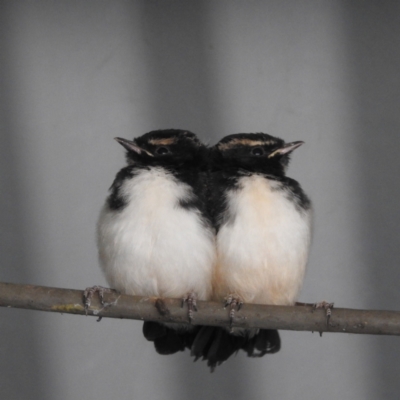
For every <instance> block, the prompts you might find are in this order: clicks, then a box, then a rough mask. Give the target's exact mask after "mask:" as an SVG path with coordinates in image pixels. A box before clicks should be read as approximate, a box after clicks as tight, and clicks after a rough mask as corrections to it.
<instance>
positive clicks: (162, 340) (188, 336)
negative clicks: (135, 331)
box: [143, 321, 198, 355]
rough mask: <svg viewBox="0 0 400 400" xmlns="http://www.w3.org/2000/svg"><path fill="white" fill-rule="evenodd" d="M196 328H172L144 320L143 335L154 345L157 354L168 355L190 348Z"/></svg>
mask: <svg viewBox="0 0 400 400" xmlns="http://www.w3.org/2000/svg"><path fill="white" fill-rule="evenodd" d="M197 331H198V328H196V327H193V328H191V329H189V330H188V329H179V328H177V329H174V328H170V327H167V326H165V325H163V324H160V323H158V322H152V321H145V322H144V323H143V335H144V337H145V338H146V339H147V340H149V341H150V342H153V343H154V347H155V349H156V351H157V353H158V354H163V355H168V354H174V353H177V352H178V351H184V350H185V349H186V348H188V349H190V348H191V347H192V343H193V341H194V339H195V336H196V333H197Z"/></svg>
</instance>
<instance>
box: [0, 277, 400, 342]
mask: <svg viewBox="0 0 400 400" xmlns="http://www.w3.org/2000/svg"><path fill="white" fill-rule="evenodd" d="M82 299H83V291H82V290H72V289H59V288H51V287H44V286H33V285H18V284H13V283H0V306H1V307H14V308H25V309H31V310H40V311H51V312H59V313H68V314H80V315H85V309H84V306H83V300H82ZM104 300H105V302H106V304H107V305H106V306H102V305H101V304H100V301H99V299H98V296H97V295H95V296H94V297H93V300H92V304H91V306H90V308H89V310H88V315H92V316H97V317H104V318H126V319H138V320H149V321H159V322H178V323H189V320H188V316H187V309H186V307H184V308H182V307H181V300H180V299H163V300H162V302H161V304H160V301H158V307H155V303H156V301H157V298H155V297H140V296H126V295H121V294H118V293H106V294H105V295H104ZM197 308H198V311H197V312H196V313H195V314H194V319H193V324H194V325H214V326H229V312H228V310H226V309H224V307H223V305H222V304H220V303H215V302H205V301H198V303H197ZM234 326H236V327H241V328H264V329H283V330H295V331H316V332H346V333H364V334H372V335H400V312H399V311H381V310H352V309H345V308H335V309H333V311H332V316H331V318H330V321H329V326H328V325H327V324H326V316H325V311H324V310H315V311H314V310H313V308H312V307H310V306H264V305H258V304H245V305H244V307H243V308H242V309H241V310H240V311H238V312H236V314H235V318H234Z"/></svg>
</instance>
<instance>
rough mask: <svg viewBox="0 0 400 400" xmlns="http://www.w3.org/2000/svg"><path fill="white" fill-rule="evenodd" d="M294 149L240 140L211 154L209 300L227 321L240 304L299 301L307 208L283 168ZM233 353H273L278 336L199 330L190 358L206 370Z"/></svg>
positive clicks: (228, 140)
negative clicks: (219, 305)
mask: <svg viewBox="0 0 400 400" xmlns="http://www.w3.org/2000/svg"><path fill="white" fill-rule="evenodd" d="M302 144H303V142H301V141H297V142H292V143H285V142H284V141H283V140H282V139H279V138H276V137H273V136H270V135H268V134H264V133H249V134H243V133H240V134H234V135H230V136H227V137H225V138H223V139H222V140H221V141H220V142H219V143H218V144H217V145H215V147H214V148H213V157H212V167H211V170H212V172H211V183H210V186H211V190H210V194H211V200H210V205H211V208H212V215H213V220H214V227H215V229H216V232H217V236H216V245H217V261H216V264H215V269H214V273H213V299H214V300H217V301H221V302H222V301H226V303H227V304H226V305H227V306H229V307H230V310H231V311H230V314H231V318H232V319H233V317H234V312H235V309H236V308H240V305H241V304H243V303H244V304H245V303H256V304H268V305H293V304H294V303H295V301H296V298H297V296H298V294H299V291H300V288H301V286H302V282H303V278H304V273H305V269H306V264H307V258H308V252H309V246H310V236H311V204H310V200H309V199H308V197H307V196H306V194H305V193H304V191H303V190H302V188H301V187H300V185H299V183H298V182H296V181H295V180H293V179H291V178H288V177H287V176H286V169H287V166H288V163H289V155H290V154H291V152H292V151H293V150H295V149H297V148H298V147H299V146H300V145H302ZM238 349H243V350H244V351H246V352H247V354H248V355H249V356H251V357H260V356H262V355H264V354H266V353H275V352H277V351H279V349H280V338H279V334H278V332H277V331H276V330H257V329H252V330H243V329H237V328H232V329H231V332H228V331H227V330H225V331H223V329H221V328H210V327H204V328H201V330H200V332H199V333H198V335H197V337H196V340H195V342H194V344H193V348H192V354H193V355H194V356H195V357H197V358H199V357H203V358H204V359H206V360H208V365H209V366H211V368H214V367H215V366H216V365H219V364H220V363H222V362H223V361H225V360H226V359H227V358H228V357H229V356H230V355H232V354H233V353H235V352H236V351H238Z"/></svg>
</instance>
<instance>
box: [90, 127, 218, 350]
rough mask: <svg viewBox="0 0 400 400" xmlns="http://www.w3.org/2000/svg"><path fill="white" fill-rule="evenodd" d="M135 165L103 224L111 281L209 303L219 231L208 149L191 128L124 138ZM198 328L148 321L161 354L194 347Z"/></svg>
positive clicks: (103, 255)
mask: <svg viewBox="0 0 400 400" xmlns="http://www.w3.org/2000/svg"><path fill="white" fill-rule="evenodd" d="M116 140H117V142H118V143H120V144H121V145H122V146H123V147H124V148H125V149H126V150H127V153H126V159H127V162H128V165H127V166H126V167H125V168H122V169H121V170H120V171H119V172H118V174H117V176H116V178H115V180H114V183H113V184H112V186H111V188H110V191H111V193H110V195H109V197H108V198H107V200H106V203H105V205H104V207H103V209H102V211H101V214H100V218H99V221H98V227H97V240H98V249H99V258H100V265H101V268H102V269H103V271H104V273H105V276H106V279H107V281H108V283H109V285H110V286H111V287H112V288H114V289H116V290H117V291H119V292H121V293H124V294H129V295H140V296H156V297H159V298H163V297H166V298H168V297H172V298H182V299H185V300H187V302H188V307H189V318H192V317H193V311H194V310H195V301H196V299H198V300H209V299H210V296H211V279H212V270H213V266H214V263H215V234H214V229H213V227H212V225H211V221H210V219H209V218H208V216H207V212H206V209H205V202H204V191H205V185H206V182H205V180H204V176H203V175H205V173H203V172H202V171H201V169H202V166H203V165H204V162H205V155H206V147H205V146H204V145H203V144H201V142H200V141H199V140H198V138H197V137H196V135H195V134H193V133H191V132H188V131H184V130H176V129H170V130H159V131H152V132H149V133H146V134H145V135H143V136H140V137H138V138H136V139H134V140H133V141H131V140H127V139H121V138H116ZM196 329H197V328H195V327H193V326H188V325H183V324H182V325H179V324H158V323H155V322H145V323H144V326H143V333H144V335H145V337H146V338H147V339H148V340H151V341H153V342H154V345H155V348H156V350H157V352H159V353H161V354H171V353H175V352H176V351H180V350H184V349H185V347H190V346H191V342H192V341H193V338H194V335H195V333H196Z"/></svg>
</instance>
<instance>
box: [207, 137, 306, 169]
mask: <svg viewBox="0 0 400 400" xmlns="http://www.w3.org/2000/svg"><path fill="white" fill-rule="evenodd" d="M303 143H304V142H301V141H297V142H291V143H285V142H284V141H283V140H282V139H279V138H277V137H274V136H271V135H268V134H266V133H237V134H234V135H229V136H226V137H224V138H223V139H221V140H220V141H219V142H218V143H217V144H216V145H215V146H214V148H213V166H214V168H217V169H218V168H227V167H228V168H229V167H230V168H234V169H245V170H248V171H252V172H264V173H268V174H272V175H284V174H285V170H286V167H287V166H288V164H289V155H290V153H291V152H292V151H293V150H295V149H297V148H298V147H299V146H301V145H302V144H303Z"/></svg>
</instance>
